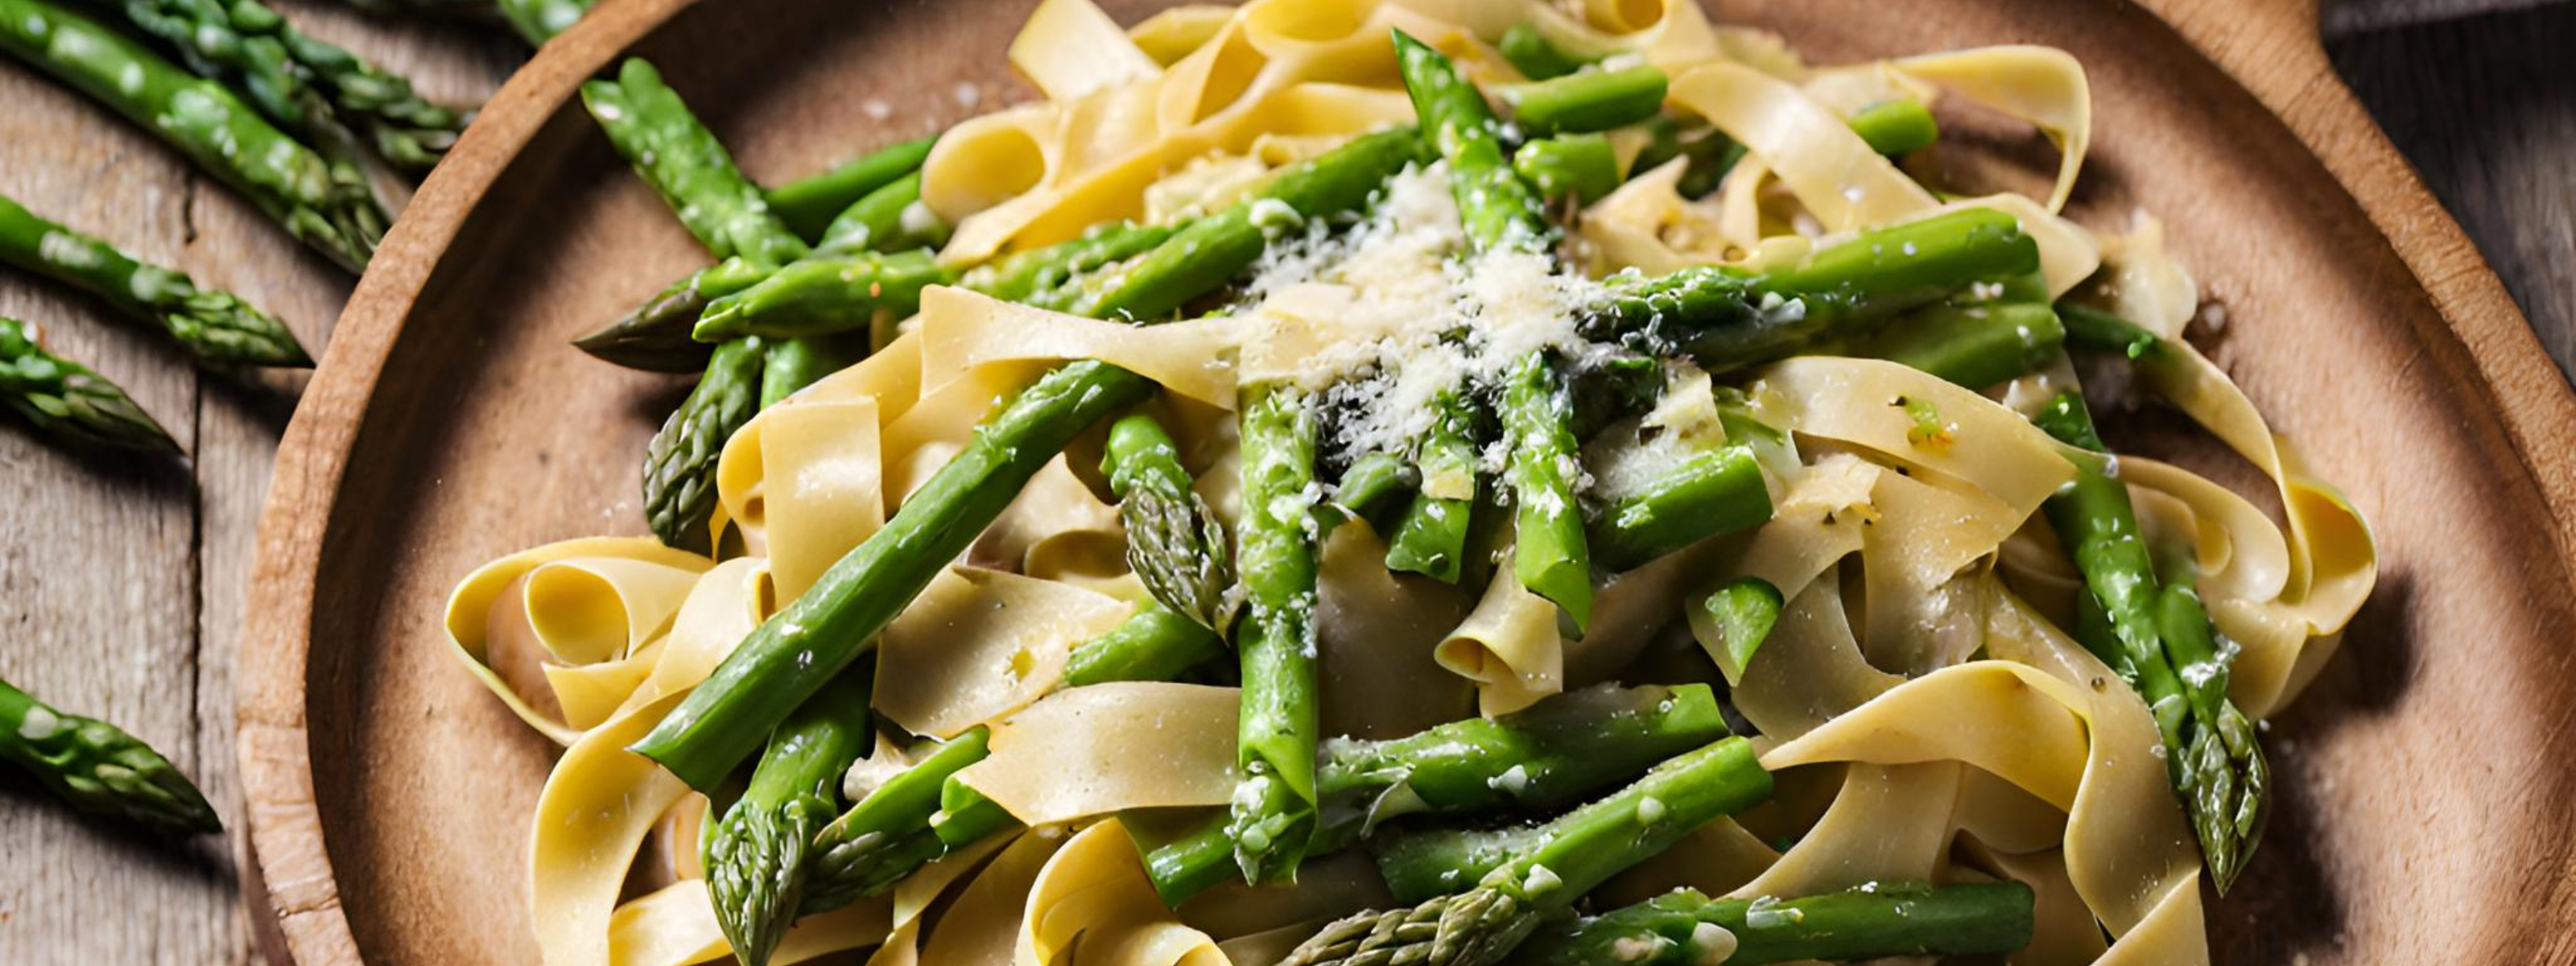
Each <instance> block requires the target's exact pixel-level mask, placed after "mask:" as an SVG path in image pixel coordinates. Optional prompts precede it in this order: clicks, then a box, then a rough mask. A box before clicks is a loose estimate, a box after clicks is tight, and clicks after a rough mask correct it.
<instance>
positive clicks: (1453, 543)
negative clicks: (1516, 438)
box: [1386, 388, 1478, 584]
mask: <svg viewBox="0 0 2576 966" xmlns="http://www.w3.org/2000/svg"><path fill="white" fill-rule="evenodd" d="M1431 411H1432V422H1431V429H1430V431H1429V432H1427V433H1425V434H1424V435H1423V437H1422V441H1421V442H1420V443H1419V444H1417V445H1416V446H1415V450H1414V461H1415V465H1416V466H1417V467H1418V474H1419V476H1420V478H1421V480H1422V486H1421V489H1419V490H1417V491H1416V492H1415V493H1414V496H1413V501H1412V503H1411V504H1410V505H1408V506H1407V507H1406V508H1405V511H1404V517H1403V520H1402V522H1400V523H1399V524H1397V526H1396V530H1395V536H1394V537H1393V538H1392V539H1390V540H1388V541H1387V544H1386V566H1387V569H1389V570H1399V571H1404V572H1407V573H1417V574H1421V575H1423V576H1425V577H1430V578H1432V579H1434V580H1438V581H1441V582H1443V583H1451V584H1454V583H1457V582H1458V577H1459V575H1460V574H1461V573H1462V572H1463V571H1464V569H1465V567H1466V562H1467V534H1468V524H1469V523H1471V522H1473V520H1474V517H1475V512H1476V479H1477V472H1476V464H1477V462H1478V458H1477V454H1476V412H1475V409H1474V404H1473V403H1471V402H1469V401H1468V400H1467V398H1466V396H1465V394H1463V393H1461V392H1459V391H1458V390H1457V389H1454V388H1453V389H1446V390H1443V391H1442V392H1441V394H1440V395H1439V396H1438V397H1436V398H1434V399H1433V400H1432V402H1431Z"/></svg>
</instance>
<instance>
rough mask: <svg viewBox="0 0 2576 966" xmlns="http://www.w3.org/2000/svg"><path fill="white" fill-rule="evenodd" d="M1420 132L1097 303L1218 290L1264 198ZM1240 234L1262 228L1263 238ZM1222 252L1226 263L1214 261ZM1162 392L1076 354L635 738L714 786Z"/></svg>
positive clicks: (1380, 162)
mask: <svg viewBox="0 0 2576 966" xmlns="http://www.w3.org/2000/svg"><path fill="white" fill-rule="evenodd" d="M1412 140H1413V138H1412V135H1411V134H1410V133H1409V132H1389V133H1387V134H1383V135H1371V136H1368V137H1363V138H1360V139H1357V140H1355V141H1353V142H1351V143H1350V144H1347V145H1344V146H1343V147H1341V148H1338V149H1335V150H1333V151H1331V152H1327V153H1325V154H1324V155H1322V156H1320V157H1317V158H1314V159H1311V160H1308V161H1305V162H1301V163H1299V164H1298V165H1296V166H1294V167H1292V168H1290V169H1289V170H1288V171H1287V172H1285V173H1283V174H1282V175H1281V176H1280V177H1279V178H1278V179H1276V180H1274V181H1273V182H1272V183H1271V184H1270V186H1269V187H1268V188H1267V189H1265V190H1264V191H1263V192H1262V193H1261V194H1260V195H1259V196H1258V197H1256V198H1253V199H1250V200H1247V201H1245V202H1242V203H1241V204H1239V205H1237V206H1236V210H1235V211H1234V212H1229V213H1228V214H1227V215H1220V216H1217V217H1215V218H1211V219H1207V220H1204V221H1201V222H1198V223H1196V224H1193V225H1192V226H1191V227H1190V228H1189V229H1188V230H1186V231H1183V232H1181V233H1179V234H1176V235H1174V236H1173V237H1172V238H1170V239H1168V240H1166V241H1165V242H1164V244H1163V246H1162V247H1159V248H1157V249H1155V250H1154V251H1153V252H1152V253H1150V254H1148V255H1147V256H1145V257H1144V258H1143V259H1140V260H1139V261H1138V263H1137V264H1136V265H1133V266H1130V267H1129V268H1128V269H1127V270H1126V272H1125V278H1124V279H1123V280H1122V281H1121V282H1120V284H1119V285H1118V286H1117V287H1116V292H1117V294H1116V296H1115V297H1113V298H1107V299H1103V300H1101V301H1099V302H1097V303H1095V304H1094V306H1093V310H1094V311H1095V312H1097V313H1099V314H1100V315H1102V316H1113V315H1131V316H1135V317H1153V316H1155V315H1157V314H1159V313H1154V312H1145V311H1137V309H1139V307H1143V306H1150V305H1153V304H1165V305H1178V304H1180V303H1182V302H1185V301H1188V300H1189V299H1191V298H1195V297H1197V296H1199V295H1201V294H1205V291H1206V290H1207V289H1208V288H1212V287H1214V286H1215V285H1217V284H1220V283H1221V282H1222V281H1223V280H1225V279H1227V278H1231V277H1232V276H1233V275H1234V274H1235V273H1236V272H1240V271H1242V270H1243V269H1245V268H1247V267H1249V266H1250V265H1251V264H1252V263H1253V261H1254V260H1256V259H1258V258H1260V256H1261V250H1262V245H1261V244H1260V239H1261V237H1262V236H1261V232H1262V229H1261V227H1260V226H1258V225H1256V224H1254V223H1253V222H1252V221H1251V219H1250V218H1249V217H1241V218H1237V217H1233V216H1234V215H1235V214H1239V213H1243V212H1244V211H1245V210H1246V209H1249V208H1252V207H1256V206H1283V207H1286V208H1287V209H1288V210H1290V211H1291V212H1293V213H1294V214H1295V215H1296V216H1297V217H1298V219H1299V220H1310V219H1315V218H1327V217H1332V216H1335V215H1338V214H1341V213H1344V212H1347V211H1349V210H1351V209H1352V208H1356V207H1358V206H1359V205H1360V204H1361V203H1362V202H1364V201H1365V200H1366V199H1367V197H1368V195H1369V194H1370V193H1371V191H1372V190H1374V187H1375V186H1376V185H1377V184H1379V183H1380V182H1382V181H1384V180H1385V179H1386V176H1387V175H1388V174H1391V173H1393V172H1394V171H1395V170H1396V169H1398V168H1400V167H1402V166H1403V165H1404V163H1405V162H1407V161H1409V160H1411V158H1412V150H1411V144H1412ZM1390 145H1393V146H1394V147H1392V148H1390V147H1389V146H1390ZM1208 225H1218V226H1232V227H1230V228H1226V229H1225V231H1226V232H1228V233H1229V234H1225V235H1210V234H1206V233H1202V232H1201V231H1200V229H1201V228H1202V227H1204V226H1208ZM1234 233H1249V234H1250V235H1251V236H1252V244H1249V245H1246V244H1244V243H1243V242H1242V241H1241V240H1240V239H1238V238H1235V237H1233V236H1232V235H1233V234H1234ZM1174 246H1184V247H1187V248H1188V250H1189V251H1192V252H1195V253H1197V255H1198V260H1196V261H1193V260H1191V259H1190V258H1187V257H1182V256H1179V255H1174V256H1171V257H1165V256H1164V253H1165V251H1166V250H1167V249H1171V248H1173V247H1174ZM1219 258H1222V259H1224V260H1225V261H1224V263H1223V264H1215V265H1212V264H1209V263H1210V262H1211V261H1213V260H1216V259H1219ZM1211 279H1213V280H1211ZM1152 391H1153V383H1152V381H1151V380H1148V379H1146V378H1145V377H1143V376H1140V375H1137V374H1135V373H1132V372H1129V371H1127V370H1124V369H1120V368H1117V367H1115V366H1111V365H1109V364H1107V363H1103V362H1100V361H1097V360H1084V361H1080V362H1074V363H1070V364H1067V365H1065V366H1062V367H1059V368H1057V369H1055V370H1054V371H1052V372H1050V373H1048V374H1047V375H1046V376H1045V377H1043V378H1040V379H1039V380H1038V381H1037V383H1036V384H1035V385H1033V386H1031V387H1030V388H1028V389H1027V390H1024V391H1022V392H1021V393H1020V394H1019V395H1018V396H1016V397H1014V398H1013V399H1012V400H1011V401H1010V402H1008V403H1006V404H1004V405H1003V406H1001V407H1000V409H999V410H997V411H996V412H995V413H994V414H993V415H992V416H990V417H987V418H986V420H985V421H984V423H983V424H982V425H981V426H979V427H978V428H977V430H976V434H975V437H974V438H973V439H972V440H970V441H969V443H968V444H967V446H966V448H965V449H964V450H963V451H961V452H960V453H959V454H958V455H957V456H955V457H953V458H951V459H950V460H949V462H948V464H947V465H946V466H943V467H941V468H940V469H939V471H938V472H937V473H935V474H933V475H932V476H931V478H930V480H929V481H928V482H927V483H925V484H923V487H922V489H921V490H920V491H919V492H917V493H915V494H914V495H913V496H912V498H911V499H909V500H906V501H904V504H903V505H902V506H901V507H898V508H897V509H896V510H895V514H894V518H893V519H891V520H888V521H886V525H885V526H884V527H883V528H881V529H879V530H878V531H877V532H876V533H875V534H874V535H872V536H870V537H869V538H868V539H867V540H866V541H865V542H863V543H861V544H860V545H859V546H858V547H857V548H856V549H854V550H852V551H850V553H849V554H848V555H846V556H843V557H842V558H841V560H840V562H838V563H835V564H833V565H832V568H831V569H830V570H829V571H827V572H825V573H824V575H823V578H822V580H821V581H819V582H818V583H816V585H815V586H814V587H812V588H811V589H808V590H807V591H806V592H805V593H804V594H802V595H800V596H799V597H797V599H796V602H795V603H793V604H791V605H789V606H788V607H787V609H786V610H784V611H782V612H780V613H779V614H778V615H777V616H775V617H774V618H772V619H771V620H769V621H767V622H765V623H763V624H762V625H761V626H760V627H759V628H758V629H757V630H754V631H753V632H752V634H751V636H750V637H748V638H745V639H744V640H743V642H742V644H740V645H739V646H737V647H735V648H734V650H733V651H732V652H731V653H729V654H727V655H726V656H725V659H724V662H723V663H722V664H720V665H718V666H717V668H716V670H715V673H714V674H713V675H712V676H710V677H709V678H708V679H707V681H706V682H705V683H703V684H700V685H699V686H698V687H697V689H696V690H694V691H692V692H690V693H689V697H688V698H687V699H686V700H684V701H682V702H681V704H680V706H679V707H678V708H676V709H673V711H672V712H671V714H670V715H669V716H668V717H666V718H664V719H663V720H662V723H661V724H659V725H657V726H656V727H655V728H654V730H653V731H652V732H651V733H650V734H647V735H645V736H644V739H643V740H642V741H639V742H637V743H636V744H635V746H634V749H635V751H636V752H638V753H640V754H643V755H645V756H646V757H649V758H652V759H653V760H655V761H658V762H661V763H662V765H663V766H664V767H666V768H669V769H670V770H671V772H672V773H673V774H675V775H678V776H679V777H680V778H681V779H682V780H684V781H687V782H688V783H689V784H690V785H692V786H694V787H697V788H701V789H704V788H711V787H714V785H715V783H716V782H719V781H721V780H723V778H724V776H725V775H726V774H727V773H728V772H730V771H732V769H733V767H734V766H735V765H737V764H740V763H741V761H742V759H743V758H744V757H745V756H747V755H749V754H750V753H751V751H752V749H753V748H755V747H757V746H758V743H759V741H760V739H761V736H762V735H764V734H766V733H767V732H768V730H769V729H771V728H773V727H776V726H777V724H778V722H779V721H780V720H781V719H782V718H784V717H785V714H786V710H787V709H789V708H792V707H794V706H795V705H796V704H797V703H798V702H800V701H803V700H804V699H805V698H806V697H808V696H810V695H812V694H813V693H814V691H815V689H817V688H819V687H821V686H822V682H823V680H824V679H825V678H827V677H829V676H830V675H831V674H833V673H835V672H837V671H839V670H840V669H841V668H842V667H843V666H845V665H847V664H848V663H849V662H850V661H851V660H852V659H853V658H855V657H857V656H858V655H859V654H860V653H862V652H863V651H865V649H866V648H867V647H869V646H871V645H872V644H873V643H874V641H875V637H876V633H877V632H878V631H879V630H882V629H884V627H885V625H886V622H887V621H889V620H892V619H893V617H894V615H895V614H896V613H897V612H899V611H901V610H902V609H903V608H904V607H905V606H906V605H908V604H909V603H911V601H912V599H913V598H914V597H915V596H918V595H919V594H920V593H921V590H922V588H923V587H925V586H927V585H928V584H929V583H930V580H931V578H932V577H934V576H936V575H937V574H938V572H939V569H940V568H941V567H942V566H944V565H945V564H946V562H947V561H949V560H952V559H955V558H956V556H957V555H958V554H960V553H963V552H965V550H966V546H967V544H969V543H971V542H973V540H974V538H975V536H976V534H978V533H981V532H982V531H983V529H984V528H985V527H987V526H989V525H991V524H992V522H993V519H994V517H996V516H999V515H1000V514H1001V512H1002V508H1003V507H1005V506H1008V505H1009V504H1010V502H1011V500H1012V499H1014V498H1016V497H1017V496H1018V494H1019V491H1020V488H1021V487H1022V486H1025V485H1026V484H1027V483H1028V480H1029V478H1030V477H1031V476H1033V475H1035V474H1036V473H1037V471H1038V469H1039V468H1041V467H1043V466H1044V465H1045V464H1046V462H1047V461H1048V460H1050V459H1053V458H1054V456H1055V454H1056V453H1057V452H1059V451H1061V450H1062V449H1063V448H1064V445H1065V444H1066V443H1067V442H1068V441H1070V440H1071V439H1072V438H1073V436H1074V435H1075V434H1077V433H1079V432H1081V431H1082V430H1083V429H1085V428H1087V427H1089V426H1090V425H1091V424H1093V423H1095V422H1097V421H1099V420H1100V419H1102V418H1104V417H1106V416H1107V415H1108V414H1110V413H1113V412H1116V411H1118V410H1121V409H1125V408H1126V407H1127V406H1129V405H1131V404H1134V403H1136V402H1138V401H1141V400H1143V399H1144V398H1145V396H1146V395H1148V394H1149V393H1151V392H1152Z"/></svg>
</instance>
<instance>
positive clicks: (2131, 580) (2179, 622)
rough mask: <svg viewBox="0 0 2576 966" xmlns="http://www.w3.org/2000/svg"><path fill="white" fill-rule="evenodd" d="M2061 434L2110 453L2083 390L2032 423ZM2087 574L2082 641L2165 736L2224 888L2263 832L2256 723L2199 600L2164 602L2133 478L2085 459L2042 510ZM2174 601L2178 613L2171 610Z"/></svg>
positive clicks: (2180, 788) (2263, 774) (2179, 789)
mask: <svg viewBox="0 0 2576 966" xmlns="http://www.w3.org/2000/svg"><path fill="white" fill-rule="evenodd" d="M2032 421H2033V422H2035V423H2037V424H2038V425H2039V427H2040V428H2041V429H2043V430H2046V431H2047V432H2048V434H2049V435H2050V436H2054V437H2056V438H2057V439H2058V441H2059V442H2063V443H2066V444H2068V445H2070V446H2076V447H2080V448H2082V449H2086V450H2092V451H2095V452H2103V451H2104V448H2103V446H2102V440H2101V437H2100V436H2098V435H2097V434H2096V433H2095V432H2094V429H2093V418H2092V415H2091V413H2089V412H2087V411H2086V409H2085V407H2084V397H2083V396H2081V395H2079V394H2076V393H2072V392H2067V393H2060V394H2058V396H2057V397H2056V398H2055V399H2052V400H2050V401H2049V404H2048V407H2047V408H2046V409H2045V410H2043V411H2042V412H2041V413H2040V415H2039V416H2037V417H2036V418H2034V419H2033V420H2032ZM2042 509H2043V510H2044V511H2045V512H2046V514H2047V515H2048V522H2049V525H2050V526H2051V527H2053V528H2054V529H2055V530H2056V531H2057V536H2058V541H2059V542H2060V543H2061V544H2063V545H2064V546H2065V548H2066V555H2067V556H2069V557H2072V558H2074V560H2075V569H2076V571H2077V572H2078V573H2081V574H2082V575H2083V576H2084V589H2085V593H2084V594H2082V595H2081V599H2079V601H2078V606H2079V607H2080V608H2081V609H2082V610H2083V612H2084V613H2083V615H2082V616H2083V617H2084V618H2086V619H2079V620H2078V621H2077V626H2076V635H2075V636H2076V639H2077V640H2078V641H2079V642H2081V643H2083V644H2084V645H2085V647H2086V648H2087V649H2089V650H2091V651H2093V653H2094V656H2096V657H2099V658H2101V659H2102V663H2104V664H2107V665H2110V667H2111V669H2112V670H2113V671H2115V672H2118V673H2119V675H2120V677H2121V678H2122V679H2123V680H2125V681H2127V682H2128V683H2129V686H2130V687H2132V688H2135V689H2136V690H2137V692H2138V696H2139V697H2140V698H2143V699H2145V700H2146V702H2147V708H2148V710H2149V711H2151V712H2152V713H2153V714H2154V715H2155V719H2156V729H2157V731H2158V732H2159V733H2160V735H2161V736H2162V738H2163V739H2164V744H2165V748H2166V750H2167V754H2166V755H2165V756H2164V759H2165V765H2166V768H2167V770H2168V771H2170V772H2171V773H2172V777H2173V782H2174V793H2175V794H2176V795H2177V796H2179V797H2180V798H2181V799H2182V805H2183V811H2184V813H2185V814H2186V815H2187V816H2188V817H2189V819H2190V821H2191V827H2192V832H2193V834H2194V835H2195V836H2196V837H2197V838H2198V839H2199V840H2200V851H2201V857H2202V859H2203V860H2204V861H2206V862H2207V863H2208V865H2209V878H2210V882H2211V883H2212V884H2214V885H2215V886H2217V888H2218V890H2219V891H2220V892H2221V893H2224V892H2226V891H2227V887H2228V886H2230V885H2233V884H2234V883H2235V881H2236V876H2237V875H2238V874H2239V873H2241V872H2243V871H2244V869H2245V863H2246V860H2247V859H2249V858H2250V857H2252V855H2253V852H2254V847H2255V845H2256V843H2257V842H2259V841H2260V840H2261V839H2262V835H2263V825H2264V818H2265V814H2266V812H2267V811H2268V808H2269V805H2270V798H2269V786H2270V784H2271V770H2270V766H2269V765H2268V764H2267V763H2266V762H2265V761H2264V758H2263V749H2262V747H2261V746H2260V745H2259V744H2257V743H2256V741H2255V735H2254V725H2253V722H2252V721H2250V720H2249V719H2247V718H2246V716H2245V713H2244V712H2243V711H2241V710H2239V709H2238V708H2237V707H2236V705H2235V703H2234V702H2231V701H2229V700H2228V697H2227V678H2228V675H2227V664H2228V660H2229V656H2228V655H2227V654H2225V653H2224V652H2222V651H2220V650H2219V649H2218V647H2217V641H2216V636H2215V634H2214V633H2213V632H2212V631H2211V630H2210V628H2209V624H2208V615H2207V614H2206V613H2202V612H2199V606H2198V599H2197V598H2196V597H2193V598H2186V599H2179V600H2175V601H2171V602H2166V601H2163V600H2161V599H2160V598H2161V595H2162V594H2163V589H2162V588H2160V587H2159V586H2158V581H2157V579H2156V571H2155V561H2154V559H2153V557H2152V556H2151V555H2150V553H2149V551H2148V549H2147V545H2146V541H2145V540H2144V539H2143V538H2142V537H2141V536H2140V534H2139V531H2138V520H2137V512H2136V510H2135V508H2134V507H2132V506H2131V505H2130V503H2129V490H2128V485H2127V484H2125V483H2122V482H2120V480H2119V479H2118V478H2117V477H2114V476H2111V475H2109V473H2108V472H2106V470H2105V464H2089V463H2078V465H2077V466H2076V475H2075V481H2074V482H2073V483H2072V484H2070V485H2069V486H2068V487H2067V488H2066V489H2064V490H2061V491H2059V492H2058V494H2057V495H2055V496H2052V497H2050V498H2049V499H2048V502H2047V503H2046V504H2045V505H2044V506H2043V507H2042ZM2168 603H2171V605H2172V606H2173V607H2175V608H2177V609H2176V610H2174V611H2172V612H2171V613H2167V612H2166V611H2165V607H2166V606H2167V604H2168Z"/></svg>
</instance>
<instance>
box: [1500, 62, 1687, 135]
mask: <svg viewBox="0 0 2576 966" xmlns="http://www.w3.org/2000/svg"><path fill="white" fill-rule="evenodd" d="M1665 87H1666V78H1665V77H1664V72H1663V71H1662V70H1661V69H1658V68H1656V67H1654V66H1653V65H1650V64H1637V65H1635V66H1633V67H1621V68H1618V69H1615V70H1601V69H1592V68H1587V69H1584V70H1580V71H1577V72H1575V73H1571V74H1566V75H1563V76H1559V77H1554V78H1550V79H1548V80H1542V81H1535V82H1532V83H1528V84H1516V85H1512V86H1509V87H1505V88H1502V89H1501V90H1499V91H1497V92H1496V93H1498V94H1500V95H1501V99H1502V102H1503V104H1504V105H1505V106H1507V107H1509V108H1511V109H1512V120H1513V121H1514V122H1515V123H1517V124H1519V125H1520V127H1521V130H1523V131H1526V132H1529V133H1530V134H1534V135H1547V134H1588V133H1591V132H1594V131H1607V130H1610V129H1611V128H1618V127H1626V126H1628V125H1631V124H1635V123H1637V122H1639V121H1643V120H1645V119H1647V118H1650V117H1653V116H1655V114H1656V112H1658V111H1661V110H1663V108H1664V90H1665Z"/></svg>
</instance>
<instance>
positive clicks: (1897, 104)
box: [1844, 97, 1941, 156]
mask: <svg viewBox="0 0 2576 966" xmlns="http://www.w3.org/2000/svg"><path fill="white" fill-rule="evenodd" d="M1844 123H1846V124H1849V125H1851V129H1852V132H1853V133H1855V134H1858V135H1860V139H1861V140H1863V141H1867V142H1869V149H1870V150H1872V151H1876V152H1878V153H1880V154H1885V155H1891V156H1892V155H1900V154H1912V153H1914V152H1916V151H1920V150H1923V149H1924V148H1928V147H1931V146H1932V142H1934V141H1938V140H1940V139H1941V123H1940V122H1939V121H1936V120H1934V119H1933V118H1932V110H1931V109H1930V108H1927V107H1924V106H1923V102H1922V101H1918V100H1914V99H1913V98H1906V97H1900V98H1896V99H1894V100H1885V101H1880V102H1878V103H1876V104H1871V105H1869V106H1867V107H1863V108H1861V109H1860V110H1858V111H1855V112H1853V113H1852V116H1851V117H1849V118H1846V119H1844Z"/></svg>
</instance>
